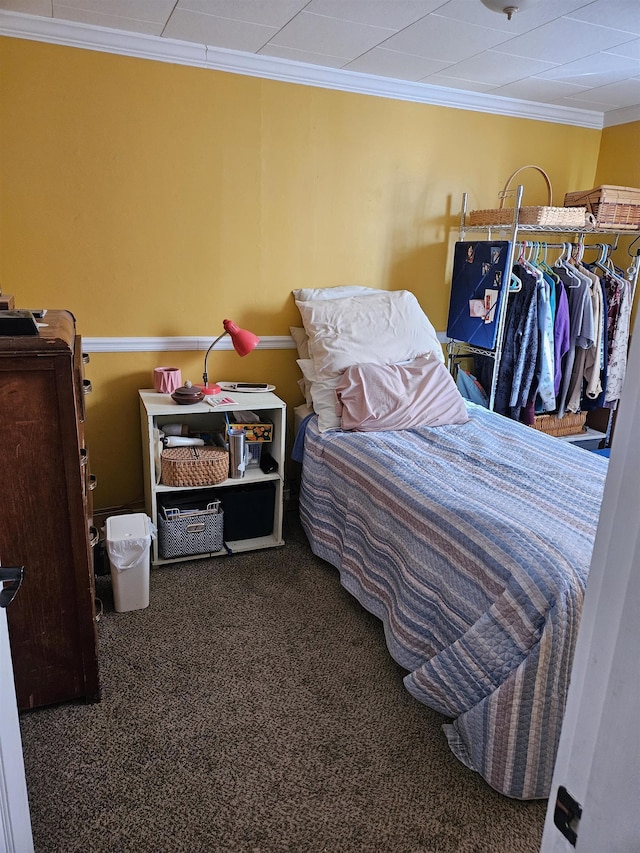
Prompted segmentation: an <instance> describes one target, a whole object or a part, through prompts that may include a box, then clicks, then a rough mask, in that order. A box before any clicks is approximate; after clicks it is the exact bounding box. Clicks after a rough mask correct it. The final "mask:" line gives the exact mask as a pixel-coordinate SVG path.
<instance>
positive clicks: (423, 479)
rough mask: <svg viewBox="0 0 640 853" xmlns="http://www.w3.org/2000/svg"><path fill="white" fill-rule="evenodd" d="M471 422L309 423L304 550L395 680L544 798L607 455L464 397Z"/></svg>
mask: <svg viewBox="0 0 640 853" xmlns="http://www.w3.org/2000/svg"><path fill="white" fill-rule="evenodd" d="M467 406H468V409H469V415H470V419H469V421H468V423H466V424H461V425H455V426H442V427H437V428H419V429H412V430H403V431H394V432H377V433H357V432H343V431H341V430H331V431H328V432H322V433H321V432H320V431H319V430H318V426H317V418H316V417H315V416H313V417H311V418H308V420H307V421H306V424H305V426H304V428H305V433H304V444H303V446H304V456H303V467H302V481H301V493H300V515H301V520H302V524H303V527H304V529H305V531H306V534H307V536H308V538H309V541H310V544H311V547H312V550H313V551H314V553H315V554H317V555H318V556H320V557H321V558H323V559H324V560H327V561H328V562H329V563H331V564H332V565H334V566H335V567H336V568H337V569H338V570H339V572H340V578H341V582H342V584H343V585H344V587H345V588H346V589H347V590H348V591H349V592H350V593H351V594H353V595H354V596H355V597H356V598H357V599H358V601H360V603H361V604H362V605H363V606H364V607H366V608H367V609H368V610H369V611H370V612H372V613H374V614H376V615H377V616H378V617H379V618H380V619H381V620H382V623H383V625H384V632H385V638H386V642H387V646H388V648H389V651H390V653H391V655H392V656H393V658H394V659H395V660H396V661H397V662H398V663H399V664H400V665H401V666H402V667H403V668H404V669H405V670H406V671H407V675H406V676H405V679H404V683H405V686H406V688H407V689H408V690H409V692H410V693H411V694H412V695H413V696H414V697H416V699H418V700H419V701H420V702H423V703H425V704H426V705H428V706H429V707H431V708H433V709H435V710H436V711H439V712H440V713H441V714H443V715H445V716H446V717H447V718H449V722H447V723H446V724H445V725H444V731H445V734H446V736H447V738H448V742H449V745H450V747H451V749H452V751H453V753H454V754H455V755H456V756H457V758H458V759H459V760H460V761H462V762H463V763H464V764H465V765H466V766H467V767H469V768H470V769H472V770H474V771H477V772H478V773H480V774H481V775H482V777H483V778H484V779H485V780H486V781H487V783H488V784H489V785H490V786H491V787H492V788H494V789H495V790H497V791H499V792H501V793H503V794H505V795H507V796H510V797H515V798H519V799H537V798H544V797H547V796H548V794H549V791H550V786H551V778H552V773H553V765H554V761H555V755H556V751H557V746H558V741H559V736H560V727H561V723H562V717H563V713H564V706H565V700H566V694H567V689H568V684H569V674H570V670H571V664H572V659H573V652H574V648H575V642H576V636H577V630H578V625H579V621H580V614H581V609H582V602H583V596H584V589H585V584H586V580H587V575H588V570H589V565H590V560H591V553H592V550H593V542H594V537H595V531H596V525H597V521H598V515H599V510H600V504H601V500H602V493H603V487H604V480H605V475H606V467H607V463H606V460H605V459H603V458H601V457H599V456H598V455H597V454H594V453H589V452H588V451H586V450H583V449H580V448H576V447H574V446H572V445H571V444H568V443H566V442H561V441H558V440H557V439H555V438H552V437H550V436H548V435H545V434H544V433H541V432H539V431H537V430H533V429H531V428H529V427H526V426H524V425H522V424H519V423H516V422H514V421H512V420H509V419H507V418H504V417H502V416H501V415H498V414H495V413H493V412H489V411H487V410H486V409H483V408H482V407H480V406H476V405H474V404H472V403H468V404H467Z"/></svg>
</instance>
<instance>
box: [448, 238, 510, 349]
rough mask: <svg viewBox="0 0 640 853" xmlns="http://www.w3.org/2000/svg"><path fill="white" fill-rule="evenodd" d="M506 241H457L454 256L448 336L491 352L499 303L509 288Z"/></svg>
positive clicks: (496, 327)
mask: <svg viewBox="0 0 640 853" xmlns="http://www.w3.org/2000/svg"><path fill="white" fill-rule="evenodd" d="M510 245H511V244H510V242H509V241H508V240H478V241H476V242H473V243H471V242H458V243H456V245H455V252H454V256H453V279H452V282H451V297H450V300H449V319H448V321H447V335H448V336H449V337H450V338H453V340H456V341H463V342H465V343H469V344H473V345H474V346H477V347H482V348H483V349H489V350H492V349H494V348H495V345H496V336H497V331H498V318H499V316H500V304H501V302H502V298H503V295H504V293H505V292H506V290H507V288H508V287H509V279H510V274H509V270H508V269H507V260H508V258H509V248H510Z"/></svg>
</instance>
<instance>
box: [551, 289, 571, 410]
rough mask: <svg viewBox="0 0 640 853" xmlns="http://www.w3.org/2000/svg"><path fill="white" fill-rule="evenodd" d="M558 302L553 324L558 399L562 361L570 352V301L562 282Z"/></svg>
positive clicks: (554, 383)
mask: <svg viewBox="0 0 640 853" xmlns="http://www.w3.org/2000/svg"><path fill="white" fill-rule="evenodd" d="M556 300H557V301H556V319H555V323H554V324H553V347H554V349H553V361H554V368H555V369H554V376H553V387H554V391H555V394H556V397H557V396H558V394H559V393H560V385H561V384H562V359H563V358H564V356H565V355H566V354H567V353H568V352H569V347H570V338H569V300H568V299H567V293H566V291H565V289H564V284H563V283H562V282H560V284H559V285H558V286H557V288H556Z"/></svg>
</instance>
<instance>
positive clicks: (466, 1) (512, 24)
mask: <svg viewBox="0 0 640 853" xmlns="http://www.w3.org/2000/svg"><path fill="white" fill-rule="evenodd" d="M584 2H585V0H540V2H538V3H535V4H534V5H533V6H531V8H530V9H524V10H522V11H519V12H517V13H516V14H515V15H513V17H512V18H511V20H509V19H508V18H507V16H506V15H505V14H503V13H502V12H492V11H491V9H487V7H486V6H483V5H482V3H481V0H449V2H448V3H445V5H444V6H440V8H439V9H438V12H437V14H438V15H440V16H442V17H443V18H451V19H452V20H454V21H465V22H467V23H469V24H478V25H479V26H481V27H488V28H489V29H493V30H502V31H503V32H505V33H507V34H508V35H510V36H514V35H520V34H521V33H526V32H529V30H532V29H534V28H535V27H539V26H541V24H546V23H547V22H548V21H553V20H555V19H556V18H560V17H561V16H562V15H566V14H568V13H569V12H573V11H574V9H578V8H579V7H580V6H583V5H584ZM505 5H506V3H505ZM514 5H517V2H516V0H514Z"/></svg>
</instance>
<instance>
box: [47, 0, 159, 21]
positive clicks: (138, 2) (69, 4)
mask: <svg viewBox="0 0 640 853" xmlns="http://www.w3.org/2000/svg"><path fill="white" fill-rule="evenodd" d="M174 6H175V0H109V2H108V3H104V2H102V0H53V14H54V17H59V18H71V17H73V19H74V20H76V21H77V20H80V18H78V17H76V16H75V15H67V14H66V12H63V10H72V9H74V10H78V11H84V12H91V13H95V14H99V15H104V16H105V17H109V18H112V17H113V18H131V19H132V20H136V21H153V22H154V23H156V24H163V25H164V24H165V23H166V20H167V18H168V17H169V15H170V14H171V10H172V9H173V7H174ZM95 23H97V21H96V22H95ZM105 26H106V25H105Z"/></svg>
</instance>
